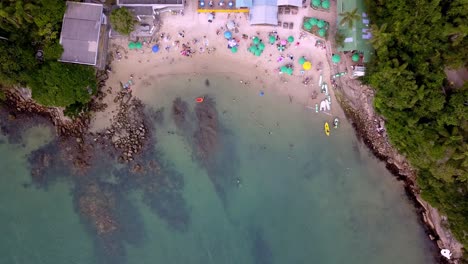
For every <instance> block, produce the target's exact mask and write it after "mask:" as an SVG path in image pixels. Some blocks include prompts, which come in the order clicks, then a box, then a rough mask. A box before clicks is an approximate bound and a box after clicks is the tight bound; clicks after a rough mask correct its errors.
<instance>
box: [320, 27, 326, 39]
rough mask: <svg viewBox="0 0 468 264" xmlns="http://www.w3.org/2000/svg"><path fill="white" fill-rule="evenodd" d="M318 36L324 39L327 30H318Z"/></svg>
mask: <svg viewBox="0 0 468 264" xmlns="http://www.w3.org/2000/svg"><path fill="white" fill-rule="evenodd" d="M318 34H319V36H321V37H325V35H326V34H327V30H326V29H324V28H321V29H319V30H318Z"/></svg>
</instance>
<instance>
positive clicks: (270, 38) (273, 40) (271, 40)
mask: <svg viewBox="0 0 468 264" xmlns="http://www.w3.org/2000/svg"><path fill="white" fill-rule="evenodd" d="M268 42H270V44H273V43H275V42H276V37H275V36H273V35H271V36H270V37H269V38H268Z"/></svg>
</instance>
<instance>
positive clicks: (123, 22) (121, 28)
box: [110, 7, 136, 35]
mask: <svg viewBox="0 0 468 264" xmlns="http://www.w3.org/2000/svg"><path fill="white" fill-rule="evenodd" d="M110 22H111V25H112V27H113V28H114V29H115V30H116V31H117V32H119V33H121V34H124V35H129V34H130V33H131V32H132V31H133V30H134V29H135V22H136V21H135V18H134V17H133V14H132V13H131V12H130V11H129V10H128V9H127V8H125V7H121V8H119V9H115V10H113V11H112V13H111V15H110Z"/></svg>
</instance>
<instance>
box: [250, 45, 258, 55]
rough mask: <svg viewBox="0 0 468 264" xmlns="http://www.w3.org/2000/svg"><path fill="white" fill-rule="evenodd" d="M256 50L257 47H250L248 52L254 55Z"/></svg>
mask: <svg viewBox="0 0 468 264" xmlns="http://www.w3.org/2000/svg"><path fill="white" fill-rule="evenodd" d="M257 50H258V48H257V46H255V45H252V46H250V52H252V53H255V52H256V51H257Z"/></svg>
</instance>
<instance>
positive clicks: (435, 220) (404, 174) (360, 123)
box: [335, 80, 463, 264]
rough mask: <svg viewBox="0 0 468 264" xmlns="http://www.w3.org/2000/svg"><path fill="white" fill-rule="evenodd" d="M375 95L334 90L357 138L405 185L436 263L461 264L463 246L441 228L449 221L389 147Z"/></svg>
mask: <svg viewBox="0 0 468 264" xmlns="http://www.w3.org/2000/svg"><path fill="white" fill-rule="evenodd" d="M350 81H351V82H352V81H353V80H350ZM354 81H355V82H357V81H356V80H354ZM344 87H345V88H344ZM374 95H375V92H374V90H373V89H371V88H370V87H367V86H364V85H360V84H358V85H356V84H355V85H349V86H348V85H344V83H343V82H341V85H337V86H336V87H335V96H336V99H337V101H338V102H339V103H340V105H341V107H342V109H343V110H344V112H345V115H346V117H347V118H348V120H350V121H351V123H352V125H353V127H354V129H355V131H356V133H357V136H358V138H359V139H360V140H362V141H363V142H364V144H365V145H366V146H367V147H368V148H369V149H370V150H371V151H372V153H373V154H374V155H375V156H376V157H377V158H378V159H380V160H382V161H384V162H385V164H386V167H387V169H388V170H389V171H390V172H391V173H392V174H393V175H395V176H396V177H397V179H398V180H401V181H403V182H404V186H405V192H406V194H407V196H408V198H409V199H410V200H411V201H412V202H413V205H414V207H415V209H416V212H417V214H418V215H419V220H420V221H421V224H422V225H423V227H424V229H425V232H426V234H427V235H428V237H429V239H430V240H431V241H432V242H433V245H434V258H435V259H436V261H438V263H443V264H445V263H454V264H456V263H460V259H461V257H462V254H463V249H462V247H463V246H462V245H461V244H460V243H459V242H458V241H456V239H455V238H454V237H453V235H452V233H451V232H450V230H448V229H447V228H445V227H444V226H443V225H442V223H441V222H443V221H446V218H445V217H443V216H441V215H440V214H439V213H438V211H437V209H435V208H433V207H431V206H430V205H429V204H428V203H427V202H425V201H424V200H423V199H422V198H421V196H420V190H419V188H418V187H417V185H416V171H415V170H414V169H413V168H412V167H411V165H410V164H409V163H408V161H407V160H406V159H405V157H404V156H403V155H401V154H400V153H398V151H397V150H396V149H395V148H394V147H393V146H392V145H391V144H390V141H389V138H388V136H387V134H386V131H385V120H384V119H383V118H382V117H381V116H379V115H378V114H377V113H375V111H374V108H373V98H374ZM443 248H448V249H450V251H451V252H452V254H453V255H452V259H451V260H447V259H446V258H445V257H442V256H441V255H440V249H443Z"/></svg>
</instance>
